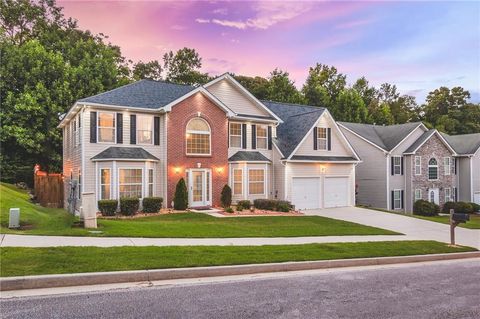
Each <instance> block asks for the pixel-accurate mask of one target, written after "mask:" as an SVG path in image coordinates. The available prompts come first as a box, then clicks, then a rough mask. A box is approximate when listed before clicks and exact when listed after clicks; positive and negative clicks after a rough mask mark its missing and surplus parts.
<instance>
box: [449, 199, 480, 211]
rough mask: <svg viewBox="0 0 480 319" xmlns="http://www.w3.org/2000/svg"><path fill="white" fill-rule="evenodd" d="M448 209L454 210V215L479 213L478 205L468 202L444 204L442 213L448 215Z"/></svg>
mask: <svg viewBox="0 0 480 319" xmlns="http://www.w3.org/2000/svg"><path fill="white" fill-rule="evenodd" d="M450 209H453V210H455V213H462V214H471V213H475V212H478V211H480V205H478V204H476V203H468V202H446V203H445V205H443V208H442V212H443V213H445V214H448V213H450Z"/></svg>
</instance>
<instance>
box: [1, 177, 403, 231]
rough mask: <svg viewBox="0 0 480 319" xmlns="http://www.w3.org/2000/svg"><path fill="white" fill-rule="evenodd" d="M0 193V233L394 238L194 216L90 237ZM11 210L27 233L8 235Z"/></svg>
mask: <svg viewBox="0 0 480 319" xmlns="http://www.w3.org/2000/svg"><path fill="white" fill-rule="evenodd" d="M0 193H1V200H0V211H1V215H0V217H1V229H0V231H1V232H2V233H13V234H32V235H33V234H35V235H63V236H107V237H110V236H115V237H177V238H208V237H211V238H229V237H299V236H339V235H398V233H395V232H392V231H389V230H384V229H380V228H375V227H369V226H364V225H360V224H355V223H350V222H345V221H340V220H336V219H331V218H326V217H320V216H267V217H239V218H216V217H212V216H209V215H206V214H198V213H183V214H170V215H162V216H152V217H145V218H138V219H130V220H124V219H123V220H121V219H118V220H112V219H109V220H106V219H99V220H98V225H99V228H98V230H100V231H101V232H102V233H100V234H92V233H89V232H88V230H85V229H82V228H72V225H73V222H74V221H75V218H74V217H73V216H72V215H70V214H68V213H67V212H66V211H65V210H63V209H51V208H44V207H41V206H38V205H34V204H32V203H30V202H29V201H28V195H27V194H26V192H23V191H19V190H18V189H15V188H14V187H13V186H11V185H7V184H1V185H0ZM10 207H20V209H21V213H20V215H21V224H22V225H24V226H28V227H29V229H25V230H10V229H8V228H7V226H8V211H9V208H10Z"/></svg>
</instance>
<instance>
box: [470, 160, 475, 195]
mask: <svg viewBox="0 0 480 319" xmlns="http://www.w3.org/2000/svg"><path fill="white" fill-rule="evenodd" d="M469 175H470V202H473V199H474V198H473V197H474V196H473V195H474V191H473V157H470V174H469Z"/></svg>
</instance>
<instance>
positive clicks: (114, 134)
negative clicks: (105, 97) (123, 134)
mask: <svg viewBox="0 0 480 319" xmlns="http://www.w3.org/2000/svg"><path fill="white" fill-rule="evenodd" d="M102 113H104V114H113V139H114V140H113V142H110V141H107V142H101V141H100V134H99V132H100V125H99V122H100V114H102ZM96 120H97V123H96V129H97V140H96V143H97V144H117V126H118V123H117V112H111V111H98V112H97V119H96ZM90 126H92V123H90ZM101 128H106V129H111V127H108V126H102V127H101Z"/></svg>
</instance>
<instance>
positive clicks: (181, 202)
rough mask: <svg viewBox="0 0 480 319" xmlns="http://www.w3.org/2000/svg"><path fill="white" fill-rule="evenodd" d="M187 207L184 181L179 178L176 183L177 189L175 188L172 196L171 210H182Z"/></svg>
mask: <svg viewBox="0 0 480 319" xmlns="http://www.w3.org/2000/svg"><path fill="white" fill-rule="evenodd" d="M187 206H188V193H187V185H186V184H185V180H184V179H183V178H180V180H179V181H178V183H177V187H176V188H175V195H174V196H173V208H175V209H176V210H184V209H187Z"/></svg>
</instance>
